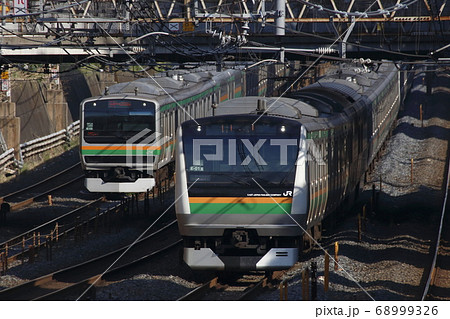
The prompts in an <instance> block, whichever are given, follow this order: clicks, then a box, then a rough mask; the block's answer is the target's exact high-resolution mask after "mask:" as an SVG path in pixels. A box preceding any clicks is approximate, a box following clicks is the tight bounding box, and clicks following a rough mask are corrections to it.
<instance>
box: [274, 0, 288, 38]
mask: <svg viewBox="0 0 450 319" xmlns="http://www.w3.org/2000/svg"><path fill="white" fill-rule="evenodd" d="M275 27H276V31H275V34H276V35H285V29H286V0H277V3H276V11H275Z"/></svg>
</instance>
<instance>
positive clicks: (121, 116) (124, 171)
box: [80, 63, 295, 193]
mask: <svg viewBox="0 0 450 319" xmlns="http://www.w3.org/2000/svg"><path fill="white" fill-rule="evenodd" d="M293 70H295V67H293V65H289V64H284V63H278V64H277V63H272V64H269V65H267V64H257V65H251V64H248V63H247V64H244V63H242V64H225V65H223V66H222V69H221V70H217V68H216V66H202V67H189V66H186V67H185V68H179V69H176V70H171V71H167V72H161V73H158V74H156V75H154V76H151V77H149V78H141V79H137V80H135V81H131V82H126V83H117V84H114V85H112V86H110V87H108V88H106V89H105V92H104V94H102V95H100V96H94V97H90V98H87V99H85V100H84V101H82V102H81V106H80V107H81V110H80V114H81V119H80V120H81V122H80V124H81V134H80V157H81V163H82V166H83V169H84V172H85V175H86V178H85V186H86V188H87V189H88V190H89V191H90V192H99V193H137V192H145V191H148V190H151V189H152V188H153V187H154V186H155V184H157V183H158V181H159V180H161V179H162V178H164V177H168V176H170V175H171V174H172V173H173V171H174V152H175V147H174V146H175V130H176V128H177V127H178V126H179V125H180V123H182V122H184V121H186V120H190V119H195V118H198V117H205V116H210V115H213V112H214V109H215V108H216V107H217V105H220V104H221V103H223V102H225V101H227V100H229V99H232V98H237V97H242V96H249V95H258V96H264V95H270V94H271V93H272V92H274V91H275V90H277V89H278V88H279V87H280V86H281V85H283V83H284V82H285V81H286V80H285V79H286V78H287V77H288V76H289V74H290V72H293Z"/></svg>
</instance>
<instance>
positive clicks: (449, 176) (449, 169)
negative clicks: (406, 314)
mask: <svg viewBox="0 0 450 319" xmlns="http://www.w3.org/2000/svg"><path fill="white" fill-rule="evenodd" d="M449 186H450V156H449V155H447V182H446V186H445V195H444V203H443V204H442V211H441V221H440V224H439V231H438V236H437V241H436V246H435V247H434V249H435V252H434V256H433V262H432V263H431V270H430V273H429V274H428V279H427V283H426V284H425V289H424V291H423V294H422V298H421V300H422V301H424V300H425V298H426V297H427V295H428V292H429V290H430V286H431V282H432V279H433V277H434V275H435V268H436V261H437V257H438V254H439V246H440V243H441V237H442V228H443V225H444V217H445V209H446V207H447V199H448V188H449Z"/></svg>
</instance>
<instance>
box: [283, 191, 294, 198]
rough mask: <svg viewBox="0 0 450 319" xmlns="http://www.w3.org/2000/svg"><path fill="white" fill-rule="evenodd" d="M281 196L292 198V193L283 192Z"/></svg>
mask: <svg viewBox="0 0 450 319" xmlns="http://www.w3.org/2000/svg"><path fill="white" fill-rule="evenodd" d="M283 196H284V197H292V191H285V192H284V193H283Z"/></svg>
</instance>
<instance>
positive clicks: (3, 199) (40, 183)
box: [0, 162, 81, 203]
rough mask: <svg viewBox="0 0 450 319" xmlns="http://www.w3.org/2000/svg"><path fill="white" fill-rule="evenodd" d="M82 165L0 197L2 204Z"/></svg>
mask: <svg viewBox="0 0 450 319" xmlns="http://www.w3.org/2000/svg"><path fill="white" fill-rule="evenodd" d="M80 164H81V162H78V163H76V164H74V165H72V166H70V167H68V168H66V169H64V170H62V171H60V172H58V173H56V174H55V175H52V176H49V177H47V178H46V179H43V180H41V181H39V182H37V183H35V184H33V185H29V186H27V187H24V188H22V189H19V190H17V191H15V192H12V193H9V194H7V195H4V196H2V197H0V203H2V202H5V201H6V199H7V198H8V197H12V196H15V195H17V194H20V193H23V192H26V191H27V190H30V189H32V188H34V187H37V186H39V185H42V184H44V183H47V182H48V181H50V180H52V179H54V178H56V177H59V176H61V175H62V174H65V173H67V172H68V171H70V170H72V169H74V168H76V167H77V166H79V165H80Z"/></svg>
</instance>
